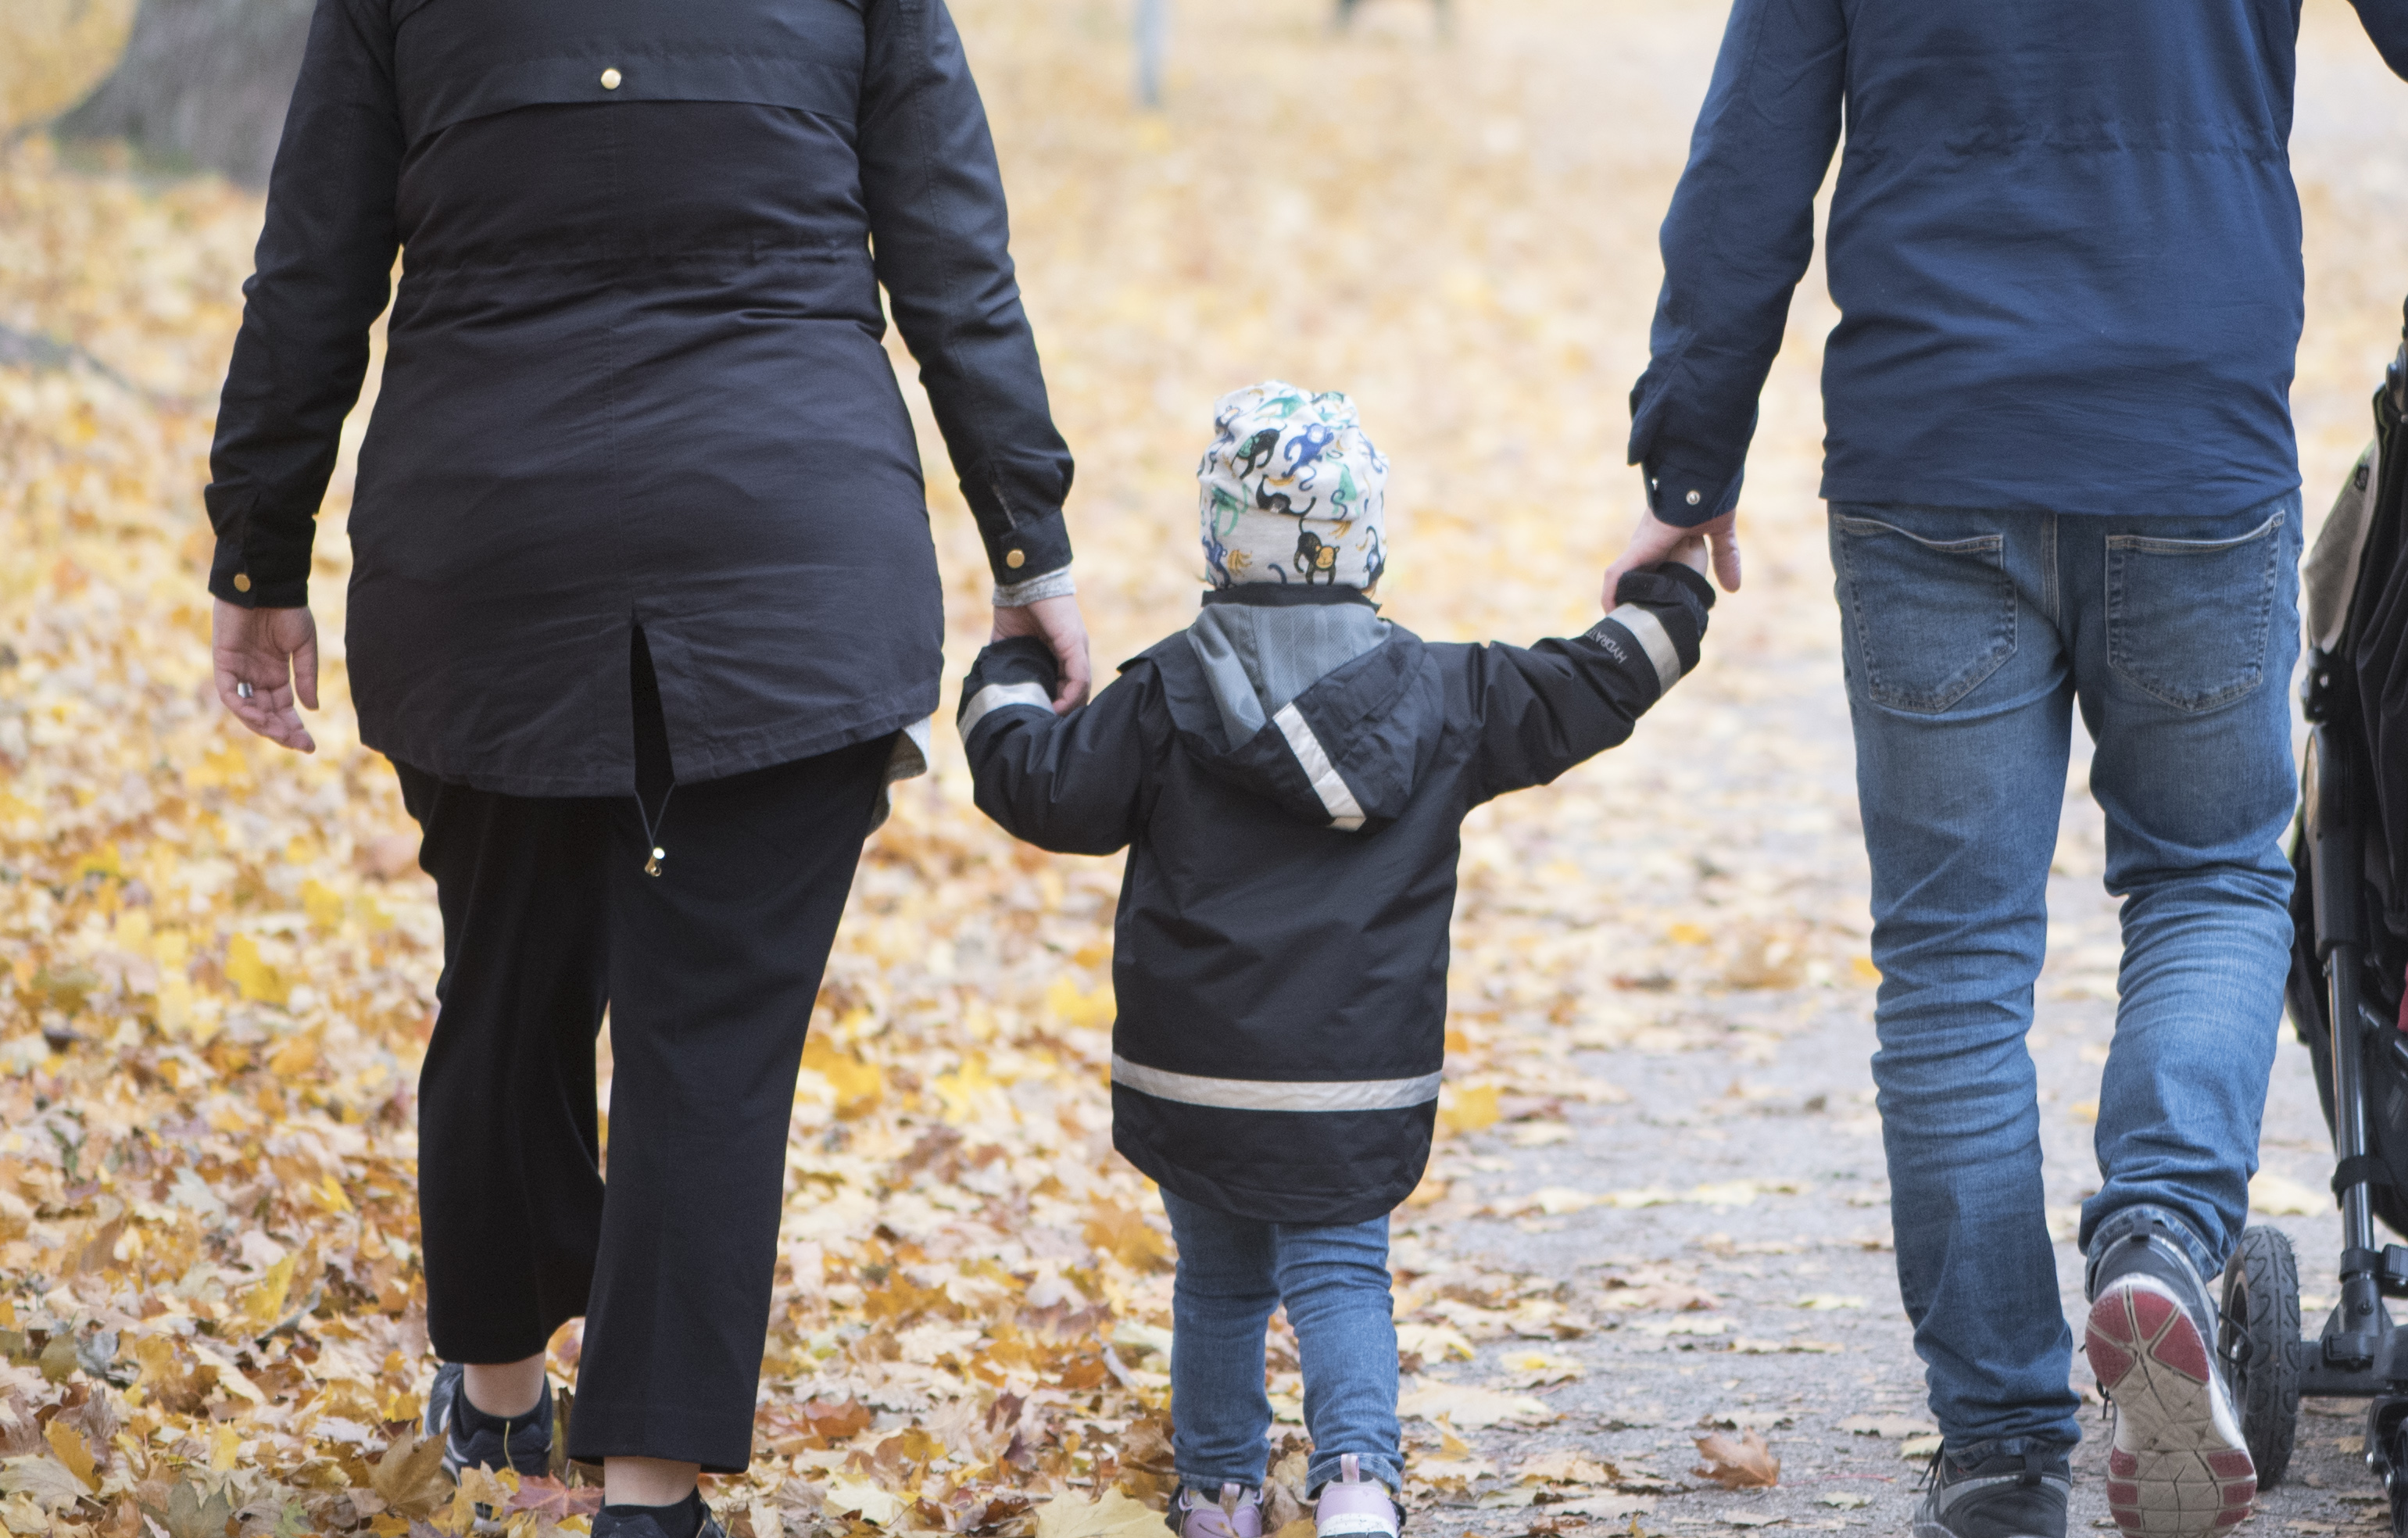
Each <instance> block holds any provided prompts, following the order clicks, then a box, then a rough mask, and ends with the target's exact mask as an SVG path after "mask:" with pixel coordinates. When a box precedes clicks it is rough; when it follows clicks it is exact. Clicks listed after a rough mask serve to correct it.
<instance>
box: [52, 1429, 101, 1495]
mask: <svg viewBox="0 0 2408 1538" xmlns="http://www.w3.org/2000/svg"><path fill="white" fill-rule="evenodd" d="M42 1438H43V1440H44V1441H46V1442H48V1443H49V1444H50V1451H52V1452H53V1453H56V1454H57V1455H58V1459H59V1461H60V1462H61V1463H64V1464H65V1465H66V1469H67V1472H68V1473H72V1474H74V1475H75V1476H76V1478H77V1479H78V1480H79V1481H81V1482H82V1484H83V1488H84V1489H85V1490H86V1491H88V1492H90V1491H97V1490H98V1489H99V1488H100V1475H99V1474H98V1473H95V1472H93V1456H92V1448H91V1447H90V1446H89V1445H86V1444H85V1442H84V1440H83V1433H82V1432H81V1431H79V1430H76V1429H75V1428H74V1427H73V1426H71V1425H69V1424H68V1423H67V1422H66V1421H65V1419H58V1420H53V1421H51V1422H50V1425H49V1426H47V1427H45V1428H44V1429H43V1431H42Z"/></svg>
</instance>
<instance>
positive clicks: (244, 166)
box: [56, 0, 312, 187]
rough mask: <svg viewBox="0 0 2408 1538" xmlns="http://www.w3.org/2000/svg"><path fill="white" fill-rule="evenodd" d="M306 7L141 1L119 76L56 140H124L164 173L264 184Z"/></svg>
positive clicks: (61, 124) (305, 25) (215, 0)
mask: <svg viewBox="0 0 2408 1538" xmlns="http://www.w3.org/2000/svg"><path fill="white" fill-rule="evenodd" d="M311 9H312V0H142V5H141V9H139V10H138V11H136V13H135V17H134V36H133V39H132V40H131V41H130V42H128V43H127V44H126V47H125V57H124V58H123V59H122V60H121V61H119V63H118V65H117V72H116V73H115V74H113V75H111V76H109V77H108V79H105V80H103V81H102V82H101V83H100V86H99V88H98V89H96V90H95V91H93V93H92V94H91V95H90V96H88V97H86V98H85V99H84V101H83V103H82V105H81V106H79V107H78V108H75V109H74V110H73V111H71V112H69V113H68V114H67V115H66V116H65V117H63V118H61V119H60V120H59V121H58V123H57V125H56V131H57V133H58V135H59V137H62V138H71V139H96V138H122V139H125V140H127V141H129V142H131V143H132V144H133V146H134V148H135V150H136V151H137V152H138V153H139V154H141V155H142V156H143V157H144V158H146V159H148V160H150V161H152V162H154V163H156V164H158V165H165V166H170V167H188V168H194V169H207V170H212V171H221V172H223V173H224V174H225V175H227V176H229V177H232V178H233V179H234V180H236V181H240V182H245V183H247V184H249V185H251V186H254V187H255V186H261V185H264V184H265V182H266V180H267V169H268V166H269V165H272V164H273V163H274V162H275V159H276V140H277V137H278V136H279V134H281V133H282V132H283V129H284V107H285V103H286V102H287V101H288V100H289V99H290V98H291V96H292V94H293V78H294V76H295V75H297V74H298V73H300V69H301V48H302V44H303V43H304V42H305V41H306V40H307V39H308V35H309V12H310V10H311Z"/></svg>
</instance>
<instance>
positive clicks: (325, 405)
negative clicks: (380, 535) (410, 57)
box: [203, 0, 402, 609]
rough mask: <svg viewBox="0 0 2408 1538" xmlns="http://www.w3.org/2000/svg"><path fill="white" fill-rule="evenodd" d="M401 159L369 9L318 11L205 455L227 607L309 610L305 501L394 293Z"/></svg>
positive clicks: (318, 487)
mask: <svg viewBox="0 0 2408 1538" xmlns="http://www.w3.org/2000/svg"><path fill="white" fill-rule="evenodd" d="M401 151H402V137H401V113H400V109H399V107H398V104H397V102H396V100H395V97H394V83H393V33H392V28H391V25H390V24H389V22H387V21H386V19H385V16H384V13H383V7H381V5H379V4H376V3H375V0H318V7H317V10H316V13H315V14H314V15H313V16H312V17H311V18H310V21H309V39H308V45H307V48H306V50H305V51H304V52H303V54H302V60H301V74H300V78H299V79H297V80H296V81H295V82H294V87H293V104H292V106H291V108H289V109H288V110H287V111H286V113H285V117H284V137H283V139H282V140H281V142H280V143H279V145H278V147H277V151H276V166H275V169H274V170H273V171H272V172H271V173H270V174H269V178H268V184H267V220H266V223H265V226H264V227H263V228H262V229H261V231H260V236H259V250H258V254H257V257H256V260H255V262H254V265H253V271H252V273H251V278H250V279H249V280H247V281H246V282H245V283H244V284H243V285H242V295H243V306H242V328H241V330H240V331H239V332H237V333H236V337H235V343H234V360H233V362H232V364H231V365H230V366H229V367H227V369H226V381H225V390H224V393H223V395H222V396H221V397H220V400H219V403H218V425H217V438H216V441H214V442H213V443H211V444H210V445H209V484H208V490H207V491H206V492H205V493H203V500H204V502H205V503H206V504H207V506H208V514H209V525H210V527H211V528H212V529H214V530H215V531H216V533H217V554H216V556H215V558H214V559H212V560H211V562H210V563H209V591H210V592H211V593H213V594H215V595H216V596H217V597H221V598H223V599H225V600H226V601H227V602H228V603H233V604H239V605H241V606H242V607H244V608H246V609H249V608H268V609H294V608H298V607H300V606H301V605H303V604H306V603H308V601H309V552H310V545H311V542H312V540H313V539H314V538H315V537H316V533H317V516H318V504H319V502H320V501H321V500H322V499H323V498H324V496H325V495H326V478H327V477H328V476H329V475H331V474H332V473H333V472H334V468H335V450H336V447H337V443H338V441H339V439H340V438H341V436H342V431H343V418H344V417H345V416H346V415H347V414H349V413H350V411H351V407H352V406H353V405H354V404H356V403H357V402H358V400H359V396H360V382H361V381H362V380H363V379H364V378H365V377H366V374H367V367H368V327H369V326H370V325H372V324H373V323H375V321H376V318H377V316H378V315H379V314H380V313H381V312H382V310H383V309H384V307H385V300H386V297H387V295H388V294H389V292H390V290H391V287H392V277H393V260H394V252H395V251H396V250H397V249H398V248H399V245H400V237H399V235H398V234H397V231H396V226H395V222H394V184H395V180H396V179H397V177H398V174H399V169H400V165H401Z"/></svg>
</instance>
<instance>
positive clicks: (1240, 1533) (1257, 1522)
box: [1171, 1485, 1263, 1538]
mask: <svg viewBox="0 0 2408 1538" xmlns="http://www.w3.org/2000/svg"><path fill="white" fill-rule="evenodd" d="M1171 1515H1172V1516H1176V1517H1177V1518H1178V1519H1179V1520H1178V1527H1177V1530H1176V1531H1178V1533H1179V1538H1263V1496H1262V1492H1261V1491H1260V1490H1250V1489H1248V1488H1246V1487H1244V1486H1243V1485H1224V1486H1222V1487H1221V1499H1220V1500H1219V1501H1218V1502H1212V1501H1199V1500H1197V1495H1196V1492H1195V1491H1194V1490H1190V1489H1182V1490H1181V1491H1180V1492H1179V1503H1178V1504H1177V1505H1175V1506H1173V1507H1171Z"/></svg>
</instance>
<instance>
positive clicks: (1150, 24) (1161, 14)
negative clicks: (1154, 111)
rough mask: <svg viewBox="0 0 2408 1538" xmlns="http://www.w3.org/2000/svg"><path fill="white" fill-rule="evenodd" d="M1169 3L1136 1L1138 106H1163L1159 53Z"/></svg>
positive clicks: (1167, 23)
mask: <svg viewBox="0 0 2408 1538" xmlns="http://www.w3.org/2000/svg"><path fill="white" fill-rule="evenodd" d="M1169 9H1170V0H1137V103H1138V105H1139V106H1140V107H1145V108H1154V107H1160V106H1161V105H1162V50H1163V43H1164V40H1165V39H1164V34H1166V33H1168V31H1169V30H1170V17H1169Z"/></svg>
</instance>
